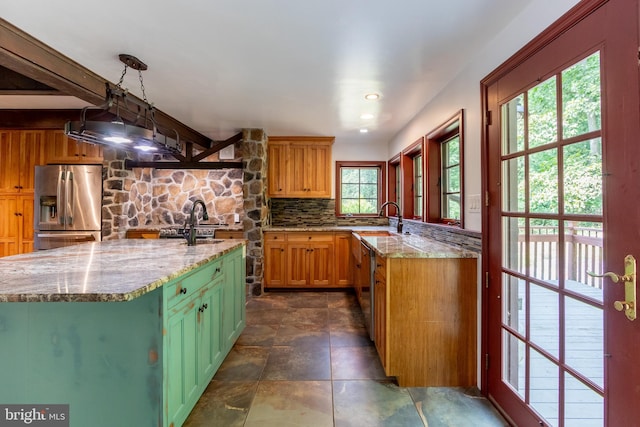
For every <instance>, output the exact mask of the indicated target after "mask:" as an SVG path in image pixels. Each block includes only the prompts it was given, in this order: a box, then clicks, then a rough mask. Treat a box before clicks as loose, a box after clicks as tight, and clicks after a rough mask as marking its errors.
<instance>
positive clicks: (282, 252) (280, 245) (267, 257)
mask: <svg viewBox="0 0 640 427" xmlns="http://www.w3.org/2000/svg"><path fill="white" fill-rule="evenodd" d="M286 276H287V240H286V234H285V233H264V283H265V287H272V288H284V287H286V285H287V277H286Z"/></svg>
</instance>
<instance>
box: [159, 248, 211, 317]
mask: <svg viewBox="0 0 640 427" xmlns="http://www.w3.org/2000/svg"><path fill="white" fill-rule="evenodd" d="M223 275H224V260H223V259H219V260H215V261H213V262H212V263H209V264H207V265H206V266H205V267H203V268H199V269H197V270H196V271H194V272H193V273H191V274H188V275H185V276H182V277H180V278H179V279H178V280H177V281H175V282H173V283H171V284H169V285H167V286H166V287H165V289H164V292H165V295H167V307H168V308H171V307H173V306H175V305H176V304H179V303H181V302H182V301H186V300H188V299H190V298H191V297H192V296H193V295H195V294H197V293H198V292H200V290H201V289H203V287H204V286H205V285H207V284H209V283H211V282H212V281H214V280H217V279H218V278H220V277H223Z"/></svg>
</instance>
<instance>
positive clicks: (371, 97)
mask: <svg viewBox="0 0 640 427" xmlns="http://www.w3.org/2000/svg"><path fill="white" fill-rule="evenodd" d="M364 99H368V100H369V101H375V100H376V99H380V94H378V93H368V94H366V95H365V96H364Z"/></svg>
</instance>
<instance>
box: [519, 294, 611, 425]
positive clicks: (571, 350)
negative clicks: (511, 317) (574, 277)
mask: <svg viewBox="0 0 640 427" xmlns="http://www.w3.org/2000/svg"><path fill="white" fill-rule="evenodd" d="M566 287H567V289H568V290H571V291H574V292H577V293H579V294H581V295H584V296H588V297H590V298H592V299H593V300H595V301H599V302H602V300H603V299H602V289H598V288H594V287H591V286H587V285H584V284H582V283H579V282H567V285H566ZM523 294H524V292H523V291H521V292H520V293H519V295H518V297H519V298H522V301H525V300H526V296H525V295H523ZM563 298H564V310H565V363H566V365H568V366H569V367H570V368H571V369H573V370H575V371H577V372H578V373H580V374H582V375H584V376H585V377H587V378H588V379H589V380H591V381H592V382H593V383H595V384H597V385H598V386H599V387H600V388H603V387H604V378H603V312H602V308H599V307H596V306H592V305H588V304H585V303H583V302H581V301H578V300H576V299H575V298H572V297H570V296H564V297H563ZM530 310H531V314H530V320H531V325H530V334H531V335H530V336H531V341H532V342H533V343H534V344H536V345H538V346H540V347H541V348H543V349H544V350H545V351H547V352H549V353H551V354H552V355H554V356H555V357H558V358H559V356H560V353H559V349H560V345H559V335H560V332H559V329H560V328H559V303H558V294H557V293H556V292H554V291H551V290H548V289H545V288H543V287H540V286H536V285H533V284H532V285H531V290H530ZM519 321H520V322H525V311H524V310H522V311H521V312H520V313H519ZM530 354H531V356H530V365H531V375H530V381H531V385H530V402H531V404H532V406H533V407H534V408H535V409H536V410H537V411H538V412H539V413H540V414H541V415H542V416H543V417H544V418H545V419H546V420H547V421H548V422H549V423H550V424H551V425H553V426H558V425H560V424H559V421H558V419H559V407H560V405H559V386H558V384H559V383H560V378H559V375H560V370H559V368H558V366H557V365H556V364H555V363H553V362H552V361H550V360H549V359H548V358H546V357H545V356H543V355H542V354H541V353H539V352H537V351H535V350H534V349H533V348H532V349H531V353H530ZM525 360H526V359H525V357H520V359H519V366H518V372H519V384H521V385H522V386H521V387H520V388H522V390H521V392H520V393H521V394H524V384H525V372H526V371H525ZM564 375H565V378H564V383H565V384H564V389H565V392H564V399H565V409H564V411H565V415H564V420H565V421H564V426H565V427H569V426H576V427H577V426H579V427H591V426H593V427H596V426H598V427H601V426H603V425H604V405H603V398H602V396H601V395H600V394H598V393H596V392H594V391H593V390H592V389H591V388H589V387H588V386H586V385H585V384H583V383H582V382H581V381H579V380H578V379H576V378H575V377H573V376H572V375H570V374H569V373H566V374H564Z"/></svg>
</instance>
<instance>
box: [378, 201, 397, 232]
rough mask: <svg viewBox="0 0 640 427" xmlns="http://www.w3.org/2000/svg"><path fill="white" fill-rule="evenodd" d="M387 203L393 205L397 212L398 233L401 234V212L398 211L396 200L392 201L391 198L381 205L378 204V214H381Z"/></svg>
mask: <svg viewBox="0 0 640 427" xmlns="http://www.w3.org/2000/svg"><path fill="white" fill-rule="evenodd" d="M387 205H393V206H395V207H396V212H398V233H400V234H402V213H401V212H400V206H398V204H397V203H396V202H393V201H391V200H390V201H388V202H384V203H383V204H382V206H380V213H379V214H378V216H382V213H383V212H384V208H385V206H387Z"/></svg>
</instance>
